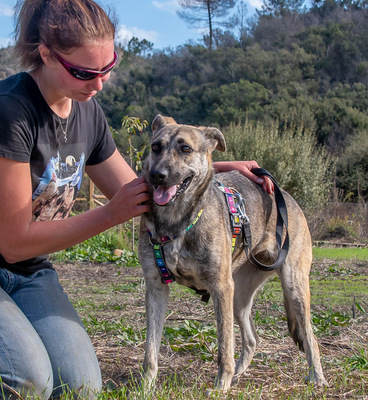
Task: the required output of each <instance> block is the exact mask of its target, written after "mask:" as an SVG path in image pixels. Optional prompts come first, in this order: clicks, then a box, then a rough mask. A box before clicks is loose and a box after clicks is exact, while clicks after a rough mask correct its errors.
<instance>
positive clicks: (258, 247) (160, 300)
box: [138, 115, 327, 390]
mask: <svg viewBox="0 0 368 400" xmlns="http://www.w3.org/2000/svg"><path fill="white" fill-rule="evenodd" d="M215 149H217V150H219V151H225V150H226V144H225V139H224V136H223V134H222V133H221V132H220V131H219V130H218V129H216V128H211V127H207V128H205V127H200V128H198V127H194V126H189V125H180V124H177V123H176V122H175V120H174V119H173V118H170V117H163V116H161V115H157V116H156V117H155V119H154V120H153V122H152V141H151V151H150V154H149V156H148V158H147V160H146V163H145V167H144V176H145V180H146V182H147V184H148V186H149V190H150V192H151V194H152V207H151V211H150V212H149V213H147V214H145V215H143V216H142V217H141V222H140V238H139V251H138V255H139V260H140V263H141V266H142V268H143V275H144V279H145V284H146V296H145V304H146V318H147V335H146V347H145V357H144V362H143V382H142V384H143V385H145V386H146V387H150V386H153V385H154V381H155V378H156V376H157V372H158V354H159V349H160V342H161V336H162V331H163V326H164V321H165V313H166V310H167V303H168V294H169V284H168V283H170V282H171V281H173V280H175V281H176V282H177V283H178V284H180V285H185V286H187V287H190V288H194V289H195V290H197V291H198V292H200V293H209V295H210V296H211V298H212V300H213V305H214V311H215V317H216V323H217V340H218V373H217V376H216V380H215V388H216V389H218V390H228V389H229V388H230V386H231V383H232V380H233V378H234V377H238V376H239V375H240V374H242V373H243V372H244V371H245V370H246V368H247V367H248V366H249V364H250V362H251V360H252V357H253V355H254V352H255V349H256V344H257V334H256V330H255V327H254V325H253V321H252V318H251V309H252V304H253V300H254V298H255V295H256V293H257V291H258V290H259V289H260V288H261V287H262V285H263V284H264V283H265V282H266V281H267V280H268V279H269V278H270V277H271V276H273V275H274V274H276V273H277V274H278V276H279V278H280V280H281V284H282V288H283V293H284V302H285V308H286V312H287V319H288V327H289V331H290V334H291V336H292V338H293V339H294V341H295V343H296V344H297V345H298V346H299V348H300V349H301V350H304V351H305V353H306V356H307V362H308V368H309V375H308V377H307V379H308V380H309V381H310V382H313V383H314V384H316V385H319V386H320V385H327V382H326V380H325V378H324V375H323V371H322V366H321V361H320V353H319V347H318V344H317V341H316V338H315V336H314V334H313V331H312V326H311V316H310V289H309V272H310V268H311V263H312V244H311V236H310V233H309V229H308V225H307V222H306V219H305V217H304V215H303V212H302V210H301V209H300V208H299V206H298V205H297V203H296V202H295V200H294V199H293V198H292V197H291V196H290V195H288V194H287V193H285V192H283V194H284V196H285V202H286V205H287V210H288V235H289V240H290V246H289V250H288V254H287V257H286V259H285V261H284V262H283V264H282V266H281V267H280V268H278V269H277V270H276V271H274V270H272V271H262V270H260V269H258V268H256V267H255V266H254V265H253V263H251V262H250V260H249V258H248V256H247V254H246V252H245V251H244V242H243V241H242V240H241V238H239V237H238V238H235V239H233V238H232V229H231V221H230V213H229V209H228V207H227V204H226V198H225V196H224V193H222V191H221V190H219V187H218V186H219V185H220V186H222V185H224V186H225V187H232V188H235V189H236V191H237V192H238V193H240V194H241V196H242V197H243V198H244V199H245V202H246V204H245V208H246V213H247V218H248V220H249V224H250V230H251V235H252V247H251V249H249V250H251V251H252V253H253V255H254V257H255V258H256V259H258V260H260V262H262V263H267V264H272V263H273V262H274V261H275V259H276V257H277V253H278V247H277V244H276V240H275V226H276V220H277V212H276V207H275V196H274V195H269V194H267V193H266V192H265V191H263V190H262V188H261V186H260V185H257V184H255V183H253V182H251V181H250V180H249V179H247V178H246V177H244V176H243V175H241V174H240V173H238V172H235V171H233V172H229V173H221V174H216V175H215V176H214V170H213V167H212V152H213V151H214V150H215ZM214 178H215V180H216V182H220V183H219V184H215V183H214ZM233 244H234V245H233ZM158 261H159V262H161V263H164V266H163V267H160V265H159V264H158ZM234 318H235V321H236V322H237V323H238V324H239V327H240V332H241V340H242V349H241V354H240V357H239V360H238V361H237V363H236V366H235V362H234V333H233V324H234Z"/></svg>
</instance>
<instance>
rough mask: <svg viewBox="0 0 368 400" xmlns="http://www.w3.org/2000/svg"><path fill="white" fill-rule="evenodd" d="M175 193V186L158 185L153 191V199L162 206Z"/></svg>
mask: <svg viewBox="0 0 368 400" xmlns="http://www.w3.org/2000/svg"><path fill="white" fill-rule="evenodd" d="M175 194H176V186H169V187H164V186H159V187H158V188H157V189H155V191H154V192H153V200H154V201H155V203H156V204H158V205H159V206H163V205H165V204H167V203H168V202H169V201H170V200H171V198H172V197H173V196H175Z"/></svg>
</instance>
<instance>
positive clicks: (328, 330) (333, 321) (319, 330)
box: [312, 310, 351, 335]
mask: <svg viewBox="0 0 368 400" xmlns="http://www.w3.org/2000/svg"><path fill="white" fill-rule="evenodd" d="M350 323H351V318H350V317H349V316H348V315H346V314H345V313H341V312H339V311H332V310H329V311H323V312H321V313H319V314H317V313H314V312H312V325H313V329H314V332H315V333H316V334H317V335H322V334H324V335H327V334H328V335H334V334H335V335H336V334H338V330H337V329H334V328H337V327H341V326H346V325H349V324H350Z"/></svg>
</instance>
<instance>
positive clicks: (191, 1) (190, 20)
mask: <svg viewBox="0 0 368 400" xmlns="http://www.w3.org/2000/svg"><path fill="white" fill-rule="evenodd" d="M235 4H236V1H235V0H179V5H180V6H181V7H182V8H183V11H178V12H177V14H178V16H179V18H181V19H183V20H184V21H185V22H186V23H187V24H188V25H189V26H190V27H194V28H207V29H208V37H209V41H208V43H209V44H208V47H209V49H210V50H212V46H213V39H214V33H215V29H214V28H215V26H225V27H228V26H229V21H226V19H225V18H226V17H227V16H228V14H229V12H230V10H231V9H232V8H234V6H235Z"/></svg>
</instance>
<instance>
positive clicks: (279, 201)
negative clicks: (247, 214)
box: [243, 168, 289, 271]
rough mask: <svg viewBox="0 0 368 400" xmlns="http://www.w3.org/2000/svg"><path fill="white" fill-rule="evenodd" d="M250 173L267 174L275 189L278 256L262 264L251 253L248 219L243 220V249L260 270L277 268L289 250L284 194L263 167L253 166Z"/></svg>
mask: <svg viewBox="0 0 368 400" xmlns="http://www.w3.org/2000/svg"><path fill="white" fill-rule="evenodd" d="M252 173H253V174H255V175H257V176H267V177H268V178H270V179H271V180H272V182H273V184H274V191H275V200H276V208H277V223H276V242H277V248H278V256H277V259H276V261H275V262H274V263H273V264H271V265H268V264H262V263H261V262H260V261H258V260H257V259H256V258H255V257H254V256H253V254H252V235H251V231H250V223H249V220H245V221H244V223H243V242H244V249H245V252H246V254H247V256H248V259H249V261H250V262H251V263H252V264H253V265H254V266H255V267H256V268H258V269H260V270H262V271H274V270H275V269H277V268H280V267H281V266H282V264H283V263H284V261H285V259H286V256H287V254H288V251H289V233H288V214H287V207H286V203H285V199H284V196H283V194H282V192H281V190H280V188H279V186H278V185H277V182H276V180H275V178H274V177H273V176H272V175H271V174H270V173H269V172H268V171H267V170H265V169H263V168H254V169H252ZM284 227H285V232H286V233H285V240H284V243H282V238H283V234H284Z"/></svg>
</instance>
